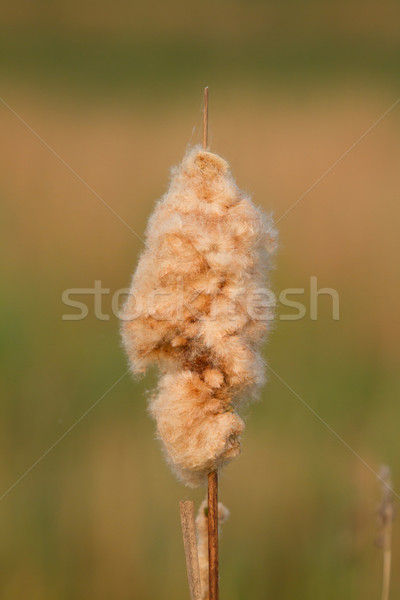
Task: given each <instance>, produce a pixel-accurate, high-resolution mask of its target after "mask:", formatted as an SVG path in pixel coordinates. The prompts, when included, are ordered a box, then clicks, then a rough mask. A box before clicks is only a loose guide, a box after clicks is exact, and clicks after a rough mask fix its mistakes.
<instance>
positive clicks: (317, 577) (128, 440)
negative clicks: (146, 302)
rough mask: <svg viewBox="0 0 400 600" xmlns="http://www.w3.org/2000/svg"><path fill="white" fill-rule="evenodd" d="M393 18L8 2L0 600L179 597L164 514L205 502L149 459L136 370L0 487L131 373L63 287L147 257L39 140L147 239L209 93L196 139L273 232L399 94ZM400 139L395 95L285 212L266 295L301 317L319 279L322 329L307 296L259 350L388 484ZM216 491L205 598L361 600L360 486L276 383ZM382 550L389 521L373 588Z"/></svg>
mask: <svg viewBox="0 0 400 600" xmlns="http://www.w3.org/2000/svg"><path fill="white" fill-rule="evenodd" d="M399 19H400V5H399V3H398V2H379V3H378V2H369V1H365V2H357V1H355V0H350V1H348V2H336V3H333V2H313V1H309V0H308V1H303V2H301V3H300V2H296V1H295V0H293V1H287V2H284V3H279V2H277V1H272V2H261V1H257V0H248V1H247V2H244V1H243V2H242V1H239V0H232V1H231V2H228V1H227V0H223V1H221V2H218V3H213V2H210V1H209V0H205V1H204V2H202V3H184V2H182V0H173V1H171V2H168V3H162V2H148V3H139V2H135V1H134V2H127V1H126V0H119V1H118V2H114V3H109V2H106V1H104V0H99V1H98V2H97V3H94V2H90V1H89V0H83V1H82V2H77V1H76V0H72V1H70V2H68V3H65V2H60V1H59V0H57V1H53V2H51V3H50V2H47V1H45V0H40V1H37V2H35V3H31V2H28V1H26V2H22V1H17V2H11V0H5V2H3V7H2V21H1V25H0V81H1V94H0V96H1V99H2V101H1V103H0V128H1V129H0V130H1V142H2V143H1V146H0V198H1V204H0V210H1V237H0V240H1V242H0V243H1V245H2V258H1V266H2V280H1V295H0V304H1V316H2V318H1V329H2V335H1V382H0V390H1V404H0V483H1V489H0V496H2V499H1V501H0V531H1V536H0V561H1V571H2V577H1V584H0V587H1V594H0V596H1V598H3V599H4V600H19V599H25V598H29V599H30V600H70V599H74V600H83V599H85V600H87V599H96V600H103V599H104V600H105V599H107V600H108V599H111V598H112V599H113V600H131V599H135V600H136V599H137V600H153V599H156V598H157V599H159V600H171V599H172V598H174V600H179V599H182V600H183V599H185V598H188V591H187V584H186V575H185V567H184V556H183V549H182V541H181V534H180V525H179V511H178V501H179V499H182V498H193V499H195V501H196V502H197V504H198V503H199V502H200V501H201V500H202V499H203V496H204V493H205V491H204V490H196V491H195V492H192V491H190V490H187V489H185V488H183V487H182V486H181V485H180V484H179V483H177V482H176V481H175V480H174V478H173V477H172V475H171V474H170V472H169V470H168V468H167V467H166V465H165V464H164V461H163V458H162V455H161V452H160V448H159V447H158V443H157V442H156V441H155V440H154V426H153V423H152V422H151V420H150V418H149V417H148V415H147V414H146V390H148V389H151V387H152V385H153V381H154V379H153V378H152V376H149V377H147V378H146V379H144V380H143V381H141V382H139V383H138V382H134V381H132V379H131V378H130V377H129V376H126V377H125V378H124V379H123V380H122V381H121V382H120V383H118V384H117V385H116V386H115V387H114V388H113V389H112V390H111V391H109V393H107V394H106V395H105V397H104V398H103V399H102V400H101V401H100V402H99V403H98V404H97V405H96V406H95V408H93V410H92V411H91V412H90V413H89V414H87V415H86V416H85V417H84V418H83V419H82V420H81V422H80V423H79V424H78V425H77V426H76V428H74V429H73V430H72V431H71V432H70V433H69V434H68V435H66V436H65V438H64V439H63V440H62V441H60V443H59V444H58V445H57V446H56V447H54V448H53V449H52V450H51V451H50V452H49V453H48V454H47V455H46V456H45V457H44V458H43V460H41V461H40V463H39V464H37V465H36V466H35V468H33V469H32V471H31V472H29V473H28V474H27V475H26V476H25V477H24V478H23V479H22V480H21V481H19V482H18V483H17V485H15V487H14V488H13V489H11V490H10V491H8V490H9V488H10V486H13V484H14V483H15V482H17V481H18V479H19V477H20V476H21V475H23V474H24V473H25V472H26V470H27V469H28V468H29V467H30V466H31V465H32V464H33V463H34V462H35V461H36V460H37V459H38V458H39V457H41V456H42V455H43V453H45V452H46V451H47V449H48V448H50V447H51V446H52V445H53V444H54V443H55V442H56V441H57V440H58V439H59V438H60V436H61V435H63V434H64V432H66V431H67V430H68V428H69V427H70V426H71V425H72V424H74V423H75V422H76V421H77V419H79V418H80V417H81V415H83V413H85V411H86V410H87V409H88V408H89V407H91V406H92V405H93V404H94V403H95V402H96V401H97V400H98V399H100V398H101V397H102V395H103V394H104V393H105V392H106V390H108V389H109V388H110V386H112V384H113V383H114V382H115V381H116V380H117V379H118V378H119V377H120V376H121V375H122V374H123V373H124V372H125V370H126V360H125V357H124V355H123V353H122V350H121V348H120V341H119V324H118V320H117V319H116V318H115V317H114V316H112V314H111V296H110V295H109V296H107V297H105V298H104V302H103V311H104V312H105V313H107V314H111V318H110V320H108V321H106V320H104V321H101V320H98V319H96V318H95V317H94V314H93V299H89V309H90V312H89V316H88V317H87V318H86V319H85V320H83V321H78V322H70V321H63V320H62V318H61V317H62V315H63V313H65V312H71V309H66V307H65V306H64V305H63V303H62V300H61V295H62V292H63V290H64V289H66V288H76V287H84V288H87V287H92V286H93V283H94V281H95V280H101V282H102V284H103V287H106V288H110V290H111V291H112V292H114V291H115V290H117V289H119V288H125V287H126V286H127V285H128V283H129V280H130V276H131V272H132V271H133V269H134V267H135V264H136V260H137V256H138V253H139V251H140V249H141V242H140V240H139V238H137V237H135V236H134V235H133V234H132V233H131V232H130V231H129V229H128V228H126V227H125V226H124V225H123V223H121V221H119V220H118V219H117V218H116V217H115V216H114V215H113V214H112V213H111V212H110V211H109V210H108V209H107V208H106V207H105V206H104V205H103V204H102V203H101V201H100V200H99V199H98V198H97V197H96V196H95V195H94V194H93V193H92V192H91V191H90V190H89V189H88V187H86V186H85V185H84V184H83V183H82V181H80V180H79V179H78V178H77V177H76V176H74V174H73V173H72V172H71V171H70V170H68V168H66V166H65V165H64V164H62V162H60V160H59V159H58V158H57V157H56V156H55V155H54V154H53V153H52V152H51V151H50V150H49V147H50V148H51V149H53V150H54V152H56V153H57V154H58V155H59V156H60V157H61V158H62V160H63V161H65V162H66V163H67V164H68V165H69V166H70V167H71V169H73V170H74V171H75V172H76V173H77V174H78V175H79V176H80V177H81V178H82V179H83V180H84V181H85V182H86V183H87V184H88V185H89V186H90V187H91V188H93V190H95V192H96V193H97V194H98V195H99V196H100V197H101V198H103V199H104V200H105V201H106V202H107V203H108V204H109V205H110V206H111V207H112V208H113V210H114V211H116V212H117V213H118V215H120V216H121V218H122V219H123V220H125V221H126V222H127V223H128V224H129V226H130V227H131V228H133V229H134V230H135V231H136V232H137V234H138V236H139V237H143V233H144V229H145V225H146V221H147V218H148V216H149V214H150V212H151V210H152V208H153V206H154V202H155V200H156V199H157V198H158V197H160V196H161V195H162V193H163V192H164V191H165V189H166V186H167V182H168V174H169V168H170V166H171V165H173V164H176V163H177V162H178V161H179V160H180V159H181V157H182V155H183V152H184V150H185V148H186V147H187V145H188V144H189V143H197V142H199V141H200V139H201V119H202V113H201V103H202V90H203V87H204V85H209V86H210V141H211V147H212V149H214V150H215V151H217V152H219V153H221V154H222V155H223V156H225V157H226V158H227V159H228V160H229V161H230V163H231V166H232V170H233V173H234V175H235V177H236V179H237V181H238V183H239V185H240V186H241V187H242V188H244V189H246V190H248V191H250V192H251V193H252V194H253V195H254V199H255V201H256V203H258V204H260V205H262V206H263V207H264V208H265V209H268V210H273V211H274V214H275V216H276V218H277V219H279V218H280V216H281V215H283V214H284V213H285V211H286V210H287V209H288V208H289V207H290V206H291V205H292V204H293V203H294V202H295V201H296V200H297V199H298V198H300V197H301V196H302V195H303V194H304V193H305V192H306V191H307V190H308V189H309V188H310V187H311V186H313V184H314V183H315V182H316V181H317V180H318V179H319V178H320V177H321V175H323V174H324V173H325V172H326V171H327V169H328V168H329V167H330V166H331V165H333V163H335V161H337V159H338V158H339V157H341V156H342V155H343V153H345V152H346V151H347V150H348V149H349V148H350V147H351V146H352V144H354V142H356V141H357V140H358V139H359V138H360V136H362V135H363V134H364V133H365V132H366V131H367V130H368V129H369V128H370V127H371V126H372V125H373V124H374V123H375V122H376V121H377V120H378V119H379V118H380V117H381V116H382V115H383V114H384V113H385V112H386V111H387V110H388V109H389V108H390V107H391V106H392V105H393V104H394V102H396V100H397V99H398V98H399V97H400V85H399V80H398V69H399V59H400V38H399ZM5 103H7V105H6V104H5ZM12 111H15V113H16V114H17V115H19V116H20V119H22V120H23V121H24V122H22V120H19V119H18V117H17V116H16V114H14V113H13V112H12ZM24 123H25V124H24ZM29 128H32V130H34V131H35V132H36V133H37V134H38V135H39V136H40V137H41V138H42V139H43V140H44V142H45V144H47V145H48V147H46V146H45V145H44V144H43V143H41V142H40V141H39V139H38V138H37V137H35V135H34V134H33V133H32V131H30V130H29ZM399 133H400V105H398V106H396V107H395V108H393V110H391V111H390V112H389V113H388V114H387V115H386V116H385V117H384V118H383V119H382V120H381V121H380V122H379V123H378V124H377V125H376V126H375V127H373V129H372V130H371V131H370V132H369V133H368V134H367V135H365V137H364V138H363V139H362V140H361V141H360V142H359V144H357V145H356V146H355V147H354V148H353V149H352V150H351V151H350V152H349V153H348V154H347V155H346V156H345V157H344V158H343V160H341V161H340V162H339V163H338V164H337V165H336V166H335V167H334V168H333V169H332V170H331V171H330V172H329V173H328V174H327V175H326V176H325V177H324V178H323V179H322V180H321V181H319V183H318V184H317V185H315V187H313V189H312V190H311V191H310V192H309V193H307V194H306V195H305V197H304V198H303V199H302V200H301V201H300V202H299V203H298V205H297V206H296V207H295V208H293V210H292V211H290V212H289V213H288V214H287V215H286V216H285V217H284V218H282V220H281V221H280V222H279V230H280V237H281V247H280V252H279V258H278V262H277V269H276V272H275V273H274V288H275V290H276V291H277V292H279V291H280V290H281V289H283V288H287V287H289V288H305V289H306V294H305V303H306V306H307V307H308V301H309V292H308V290H309V282H310V276H317V277H318V285H319V287H332V288H335V289H336V290H337V291H338V292H339V295H340V320H339V321H333V320H332V315H331V303H330V300H329V299H328V298H326V297H321V298H320V300H319V315H318V320H317V321H312V320H311V319H310V317H309V312H308V311H307V315H306V317H304V318H303V319H302V320H301V321H283V320H279V319H278V320H277V323H276V327H275V332H274V334H273V336H272V337H271V338H270V341H269V344H268V346H267V348H266V356H268V361H269V363H270V365H271V367H272V368H273V369H274V371H276V373H278V374H279V376H280V377H281V378H282V379H283V380H284V381H285V382H286V383H287V385H288V386H290V388H292V389H293V390H294V391H295V393H296V394H298V395H299V396H300V397H301V398H302V399H303V400H304V401H305V402H307V403H308V404H309V405H310V406H311V407H312V408H313V409H314V410H315V411H317V413H318V414H319V415H320V416H321V418H322V419H324V420H325V421H326V422H327V423H328V424H329V426H330V427H332V428H333V429H334V430H335V431H336V432H337V433H338V434H339V435H340V436H342V437H343V439H344V440H345V441H346V442H347V443H348V444H350V446H351V447H352V448H353V449H354V450H355V451H356V452H357V453H358V454H359V455H360V456H361V457H362V459H363V460H365V461H366V462H367V463H368V464H369V465H370V466H371V467H372V468H373V469H375V470H377V469H379V466H380V465H381V464H382V463H387V464H389V465H391V467H392V469H393V474H394V475H393V477H394V487H395V489H396V490H400V453H399V419H400V403H399V392H400V384H399V378H398V364H399V358H400V348H399V334H400V331H399V310H398V306H399V299H400V262H399V233H398V232H399V217H400V202H399V183H400V182H399V179H400V176H399V159H400V145H399ZM297 299H299V298H297ZM279 312H284V313H285V314H287V312H288V309H285V310H284V311H283V310H281V309H278V313H279ZM6 492H7V493H6ZM5 493H6V495H4V494H5ZM220 496H221V500H223V502H224V503H225V504H226V505H227V506H228V507H229V508H230V510H231V513H232V516H231V519H230V520H229V521H228V523H227V524H226V525H225V526H224V530H223V535H222V539H221V598H229V599H230V600H239V599H250V598H251V599H254V600H255V599H256V598H257V599H261V598H262V599H264V598H274V599H276V600H278V599H279V600H289V599H291V600H292V599H294V598H302V599H303V600H308V599H310V600H311V599H313V600H315V599H318V598H321V599H322V598H324V600H329V599H331V598H332V599H333V598H335V599H336V598H338V597H340V598H342V599H343V600H347V599H349V600H350V599H356V598H357V599H359V598H363V599H378V598H380V585H381V552H380V550H378V549H377V548H376V546H375V544H374V540H375V537H376V508H377V505H378V502H379V496H380V486H379V483H378V481H377V480H376V478H375V477H374V476H373V474H371V473H370V472H369V471H368V469H367V468H366V467H365V466H364V465H363V464H362V462H361V461H360V460H358V459H357V458H356V457H355V456H354V455H352V454H351V453H350V452H349V451H348V450H347V449H346V448H345V447H344V446H343V445H342V444H341V443H340V442H339V441H338V440H337V439H336V438H335V437H334V436H332V434H331V433H330V432H329V431H328V430H327V428H325V427H324V426H323V425H322V424H321V423H320V422H319V421H318V420H317V419H316V418H315V417H314V416H313V415H312V414H310V412H309V411H307V409H306V408H305V407H304V405H302V403H301V402H300V400H299V399H298V398H297V397H296V396H295V395H294V394H293V393H292V392H291V391H290V389H289V388H288V387H286V386H285V385H284V384H282V382H281V381H279V380H278V379H277V378H275V377H274V376H273V375H272V374H270V376H269V382H268V385H267V386H266V387H265V389H264V392H263V398H262V402H260V403H258V404H255V405H252V406H251V407H250V409H249V410H248V414H247V428H246V432H245V435H244V440H243V453H242V456H241V457H240V458H239V459H238V460H236V461H235V462H234V463H232V464H231V465H230V466H229V467H228V468H227V469H226V470H225V472H224V473H223V475H222V476H221V492H220ZM399 560H400V532H399V528H398V524H397V525H395V528H394V569H393V587H392V597H393V598H396V597H398V596H399V594H400V571H399V569H398V564H399V563H398V561H399Z"/></svg>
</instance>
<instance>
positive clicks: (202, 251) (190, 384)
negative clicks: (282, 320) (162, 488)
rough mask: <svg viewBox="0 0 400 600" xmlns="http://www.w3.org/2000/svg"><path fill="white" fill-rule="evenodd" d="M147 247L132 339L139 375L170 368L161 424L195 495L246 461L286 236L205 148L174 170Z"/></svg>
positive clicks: (127, 340)
mask: <svg viewBox="0 0 400 600" xmlns="http://www.w3.org/2000/svg"><path fill="white" fill-rule="evenodd" d="M146 238H147V239H146V242H147V243H146V248H145V250H144V251H143V254H142V255H141V257H140V260H139V264H138V266H137V269H136V272H135V274H134V276H133V280H132V285H131V290H130V294H129V296H128V300H127V302H126V304H125V307H124V311H123V328H122V337H123V342H124V346H125V349H126V352H127V354H128V357H129V360H130V364H131V367H132V371H133V372H134V373H140V372H143V370H145V369H146V368H147V366H149V365H150V364H152V363H155V364H156V365H157V366H158V367H159V370H160V378H159V382H158V388H157V393H156V394H155V395H153V396H152V398H151V400H150V406H149V408H150V413H151V415H152V416H153V417H154V419H155V420H156V423H157V434H158V437H159V438H160V439H161V441H162V443H163V446H164V449H165V453H166V456H167V459H168V461H169V462H170V464H171V466H172V467H173V469H174V471H175V472H176V473H177V475H178V477H179V478H180V479H181V480H183V481H184V482H185V483H187V484H188V485H191V486H195V485H199V484H200V483H203V482H205V479H206V475H207V473H208V472H209V471H211V470H215V469H218V468H219V467H221V466H223V465H224V464H225V463H227V462H229V461H230V460H231V459H232V458H234V457H235V456H237V455H238V454H239V452H240V436H241V433H242V432H243V429H244V423H243V420H242V419H241V417H240V416H239V414H238V409H239V408H240V405H241V403H242V402H243V401H244V400H245V399H246V398H247V397H248V396H251V395H252V394H253V393H254V391H255V390H256V389H257V388H258V387H259V386H260V385H261V384H262V383H263V381H264V368H263V361H262V359H261V357H260V354H259V349H260V344H261V342H262V340H263V338H264V336H265V334H266V333H267V332H268V330H269V329H270V327H271V319H272V313H273V307H272V306H269V305H268V303H260V294H261V296H262V297H264V298H268V297H271V293H270V290H269V289H268V273H269V271H270V269H271V257H272V255H273V254H274V252H275V249H276V232H275V229H274V227H273V223H272V220H271V218H270V217H266V216H264V215H262V214H261V212H260V211H259V210H258V209H257V208H256V207H255V206H254V205H253V203H252V202H251V200H250V198H249V197H248V196H246V195H245V194H243V193H242V192H241V191H240V190H239V189H238V187H237V186H236V184H235V182H234V180H233V178H232V176H231V174H230V171H229V165H228V163H227V162H226V161H225V160H223V159H222V158H220V157H219V156H217V155H216V154H213V153H211V152H208V151H206V150H203V149H201V148H199V147H195V148H193V149H191V150H189V152H188V153H187V154H186V156H185V157H184V159H183V161H182V163H181V164H180V165H179V166H178V167H177V168H175V169H173V170H172V179H171V183H170V187H169V190H168V191H167V193H166V194H165V196H164V197H163V198H162V199H161V200H160V201H159V202H158V204H157V206H156V208H155V211H154V213H153V215H152V216H151V218H150V220H149V224H148V227H147V233H146ZM255 302H256V304H257V306H256V307H254V306H253V304H254V303H255ZM137 306H140V307H141V310H140V312H138V310H137ZM260 306H261V309H260Z"/></svg>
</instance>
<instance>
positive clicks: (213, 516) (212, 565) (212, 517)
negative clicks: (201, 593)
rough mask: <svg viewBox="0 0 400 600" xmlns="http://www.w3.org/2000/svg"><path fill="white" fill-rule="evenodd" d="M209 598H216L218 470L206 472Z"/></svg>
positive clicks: (213, 599) (215, 599)
mask: <svg viewBox="0 0 400 600" xmlns="http://www.w3.org/2000/svg"><path fill="white" fill-rule="evenodd" d="M208 582H209V600H218V472H217V471H212V472H211V473H209V474H208Z"/></svg>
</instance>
